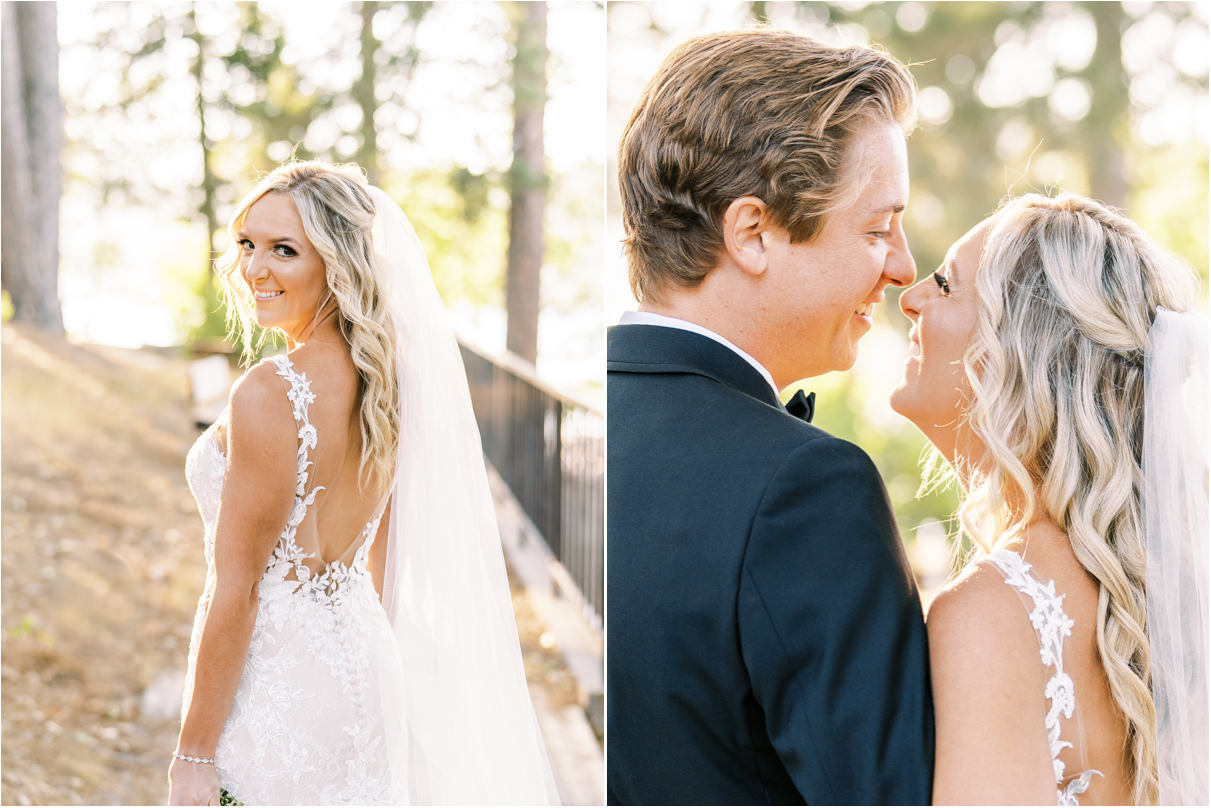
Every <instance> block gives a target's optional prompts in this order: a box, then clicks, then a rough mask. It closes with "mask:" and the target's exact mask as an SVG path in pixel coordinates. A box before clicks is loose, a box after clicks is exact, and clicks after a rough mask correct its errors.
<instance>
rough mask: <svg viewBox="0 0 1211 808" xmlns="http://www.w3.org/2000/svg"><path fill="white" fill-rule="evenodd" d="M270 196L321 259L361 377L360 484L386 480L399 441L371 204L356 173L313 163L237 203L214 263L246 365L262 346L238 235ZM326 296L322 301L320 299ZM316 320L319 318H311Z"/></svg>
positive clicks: (281, 173)
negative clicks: (278, 198) (284, 206)
mask: <svg viewBox="0 0 1211 808" xmlns="http://www.w3.org/2000/svg"><path fill="white" fill-rule="evenodd" d="M269 193H281V194H287V195H288V196H290V198H291V199H292V200H293V201H294V205H295V207H296V208H297V209H298V213H299V218H300V219H302V222H303V231H304V232H305V233H306V235H307V240H308V241H310V242H311V245H312V246H313V247H314V248H315V250H316V252H318V253H319V254H320V257H321V258H322V259H323V261H324V274H325V278H326V281H327V285H328V290H329V292H330V293H331V297H332V299H333V300H335V301H336V305H337V316H338V317H339V318H340V319H339V325H340V331H341V335H342V336H343V337H344V339H345V342H346V343H347V344H348V345H349V352H350V355H351V356H352V358H353V364H354V366H355V367H356V368H357V372H358V375H359V377H360V379H361V418H360V421H361V436H362V452H361V462H360V464H359V466H358V483H359V485H365V484H367V483H368V482H369V481H370V480H375V481H383V480H390V479H391V476H392V473H393V470H394V466H395V451H396V445H397V443H398V441H399V385H398V381H397V376H396V372H395V324H394V323H393V322H392V321H391V314H390V312H389V311H388V310H387V307H386V301H385V299H384V297H383V295H382V294H381V292H380V290H379V288H378V283H377V281H376V279H375V256H374V245H373V243H372V240H371V235H370V229H371V226H372V224H373V223H374V214H375V210H374V201H373V200H372V199H371V197H370V193H369V190H368V188H367V184H366V177H365V174H364V173H363V172H362V170H361V169H360V168H358V167H356V166H350V165H332V164H330V163H324V162H319V161H307V162H292V163H286V164H285V165H282V166H280V167H278V168H277V169H276V170H274V171H273V172H271V173H270V174H268V175H266V176H265V177H264V178H263V179H262V180H261V181H260V182H259V183H257V185H256V187H255V188H253V189H252V190H251V191H249V192H248V193H247V194H246V195H245V196H244V198H243V199H241V200H240V203H239V205H237V207H236V210H235V213H234V214H233V215H232V217H231V221H230V223H229V224H228V227H227V230H228V233H229V234H230V235H231V238H232V242H233V243H232V246H231V247H230V248H229V249H228V250H227V252H226V253H224V254H223V255H222V256H221V257H220V258H219V259H218V261H217V262H216V263H215V269H216V270H217V272H218V275H219V278H220V282H221V290H222V293H223V297H224V300H225V302H226V304H227V322H228V327H229V329H230V330H231V332H232V333H233V334H235V333H238V334H240V335H241V336H242V338H243V345H244V356H243V360H244V364H245V365H247V364H248V363H249V362H250V361H251V360H252V358H253V356H254V355H255V353H256V351H257V348H258V347H259V346H260V345H261V344H262V343H263V342H264V338H265V330H264V329H261V328H260V327H259V326H258V325H257V322H256V310H255V304H254V302H253V300H252V291H251V289H250V288H249V286H248V283H247V281H246V280H245V278H244V276H243V273H242V272H241V271H240V254H241V252H240V249H239V245H238V244H237V243H235V242H236V239H237V237H236V232H237V231H238V230H239V228H240V226H241V225H242V224H243V221H244V217H245V216H246V215H247V213H248V209H249V208H250V207H252V205H253V203H255V202H256V201H257V200H258V199H260V198H261V197H263V196H264V195H265V194H269ZM326 299H327V298H325V300H326ZM316 314H317V317H318V316H319V312H318V311H317V312H316Z"/></svg>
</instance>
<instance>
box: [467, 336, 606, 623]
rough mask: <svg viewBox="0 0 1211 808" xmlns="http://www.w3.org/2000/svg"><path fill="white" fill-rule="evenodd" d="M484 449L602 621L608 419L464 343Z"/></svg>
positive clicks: (510, 359)
mask: <svg viewBox="0 0 1211 808" xmlns="http://www.w3.org/2000/svg"><path fill="white" fill-rule="evenodd" d="M459 347H460V348H461V349H462V356H463V364H464V365H465V366H466V368H467V381H468V383H469V384H470V387H471V402H472V406H473V407H474V408H475V417H476V419H477V420H478V421H479V431H480V434H481V436H482V438H483V444H484V454H485V455H486V456H487V458H488V460H489V461H490V462H491V463H492V465H493V466H494V467H495V468H496V470H497V471H498V472H499V473H500V475H501V477H502V478H503V479H504V481H505V483H507V484H508V486H509V489H510V490H511V491H512V492H513V496H515V497H516V498H517V500H518V502H520V503H521V507H522V509H523V510H525V512H526V515H527V516H528V517H529V518H530V521H532V522H533V523H534V526H535V527H537V528H538V531H539V532H540V533H541V534H542V537H543V539H544V540H545V541H546V543H547V546H548V547H549V548H550V550H551V553H552V555H554V556H555V558H556V560H558V561H559V563H560V564H561V565H563V567H564V569H565V570H567V572H568V574H569V576H570V577H571V579H572V581H573V582H574V583H575V585H576V586H577V587H578V588H579V589H580V594H581V596H582V597H583V598H584V601H585V603H586V605H587V606H589V607H590V608H591V609H592V610H593V612H594V615H595V617H596V622H597V624H598V625H599V626H600V625H601V620H602V617H603V614H604V594H605V525H604V516H605V509H604V503H605V497H604V492H605V451H604V449H605V418H604V417H603V416H602V414H601V413H600V412H599V411H597V410H595V409H594V408H593V407H591V406H589V405H587V404H584V403H581V402H579V401H576V400H575V399H573V398H571V397H570V396H568V395H566V394H564V393H561V392H559V391H557V390H555V389H553V388H552V387H550V386H549V385H547V384H544V383H543V382H542V381H541V380H540V379H538V377H537V376H536V375H535V374H534V370H533V367H532V366H531V365H529V363H527V362H525V361H523V360H521V359H520V358H518V357H515V356H512V355H505V356H495V357H490V356H488V355H486V354H484V353H481V352H480V351H478V350H476V349H475V348H473V347H471V346H469V345H467V344H466V343H464V342H461V341H460V343H459Z"/></svg>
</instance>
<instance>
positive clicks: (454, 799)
mask: <svg viewBox="0 0 1211 808" xmlns="http://www.w3.org/2000/svg"><path fill="white" fill-rule="evenodd" d="M370 193H371V197H372V198H373V200H374V205H375V209H376V215H375V221H374V226H373V230H372V237H373V242H374V252H375V264H376V268H375V272H376V274H377V280H378V282H379V286H380V289H381V292H382V293H383V294H384V295H385V296H386V300H387V302H388V308H389V311H390V312H391V315H392V318H393V320H394V324H395V329H396V355H395V362H396V373H397V375H398V378H399V388H400V395H399V407H400V435H399V450H398V454H397V456H396V463H395V483H394V486H393V488H392V501H391V510H390V522H389V526H388V533H389V536H390V540H389V542H388V545H387V563H386V573H385V578H384V583H383V605H384V607H385V608H386V610H387V615H388V617H389V618H390V620H391V626H392V629H393V630H394V632H395V637H396V640H397V641H398V644H399V649H400V653H401V655H402V657H403V666H404V672H405V678H406V681H405V682H404V687H403V691H404V699H403V701H404V704H403V705H402V706H403V709H404V710H405V713H404V719H403V724H402V726H401V725H400V724H399V723H396V724H395V727H396V734H395V735H394V737H393V736H392V732H391V731H390V730H389V732H388V738H387V742H388V743H392V742H393V741H394V742H395V744H396V745H395V748H393V750H392V754H393V755H404V754H406V755H407V758H408V768H407V771H408V793H409V797H410V801H411V802H413V803H427V804H452V803H480V804H483V803H488V804H503V803H526V804H547V803H558V801H559V798H558V794H557V792H556V790H555V782H554V778H553V777H552V774H551V768H550V764H549V762H548V760H547V754H546V749H545V747H544V745H543V741H542V736H541V734H540V732H539V728H538V722H537V720H536V718H535V715H534V708H533V705H532V704H531V701H530V695H529V691H528V689H527V686H526V680H525V673H524V670H523V667H522V659H521V649H520V646H519V644H518V639H517V627H516V624H515V623H514V619H513V609H512V601H511V599H510V596H509V586H508V579H507V577H506V573H505V566H504V557H503V554H502V551H501V545H500V536H499V532H498V529H497V524H496V515H495V512H494V509H493V505H492V499H491V495H490V493H489V490H488V480H487V476H486V473H485V470H484V461H483V454H482V448H481V444H480V436H479V429H478V427H477V426H476V423H475V416H474V413H473V412H472V410H471V398H470V394H469V392H468V387H467V379H466V375H465V371H464V370H463V362H462V357H461V355H460V354H459V350H458V345H457V343H456V342H455V339H454V332H453V330H452V329H451V327H450V325H449V323H448V322H447V319H446V312H445V308H444V307H443V305H442V301H441V298H440V297H439V296H438V294H437V289H436V288H435V287H434V285H433V279H432V276H431V275H430V273H429V264H428V261H427V260H426V258H425V253H424V249H423V248H422V247H421V244H420V241H419V240H418V239H417V237H416V233H415V231H414V230H413V229H412V225H411V224H410V223H409V222H408V219H407V217H406V216H405V215H404V213H403V211H402V210H400V208H399V205H397V204H396V203H395V202H394V201H393V200H392V199H391V198H390V197H389V196H388V195H387V194H386V193H384V192H383V191H382V190H380V189H378V188H373V187H372V188H371V189H370ZM394 689H395V690H396V691H398V690H399V686H398V684H397V685H396V686H395V688H394ZM405 743H406V747H407V748H406V751H404V749H403V747H404V745H405Z"/></svg>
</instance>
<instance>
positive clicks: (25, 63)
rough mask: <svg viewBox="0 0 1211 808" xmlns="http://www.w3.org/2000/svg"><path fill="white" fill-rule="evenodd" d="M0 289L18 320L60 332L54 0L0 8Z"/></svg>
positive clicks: (59, 117) (59, 116) (59, 118)
mask: <svg viewBox="0 0 1211 808" xmlns="http://www.w3.org/2000/svg"><path fill="white" fill-rule="evenodd" d="M0 13H2V14H3V19H2V21H0V31H2V34H3V38H4V42H3V49H2V50H3V59H4V65H3V74H2V75H3V91H2V93H0V96H2V101H3V111H2V112H0V120H2V127H3V133H2V138H0V140H2V143H3V145H2V150H3V158H2V160H3V165H2V166H0V173H2V174H3V191H2V192H0V193H2V195H3V207H4V216H3V217H0V218H2V220H3V240H4V257H3V259H2V263H3V274H2V277H3V279H4V289H5V291H6V292H8V294H9V296H10V300H11V305H12V308H13V316H14V318H15V319H16V320H17V321H18V322H22V323H28V324H30V325H34V326H37V327H39V328H41V329H43V330H45V331H49V332H51V333H62V331H63V318H62V316H61V314H60V312H59V291H58V279H59V194H60V190H61V189H62V186H63V166H62V154H61V152H62V146H63V106H62V104H61V103H60V102H59V44H58V41H57V39H56V36H55V21H56V17H57V15H56V8H55V4H54V3H4V4H3V5H2V6H0Z"/></svg>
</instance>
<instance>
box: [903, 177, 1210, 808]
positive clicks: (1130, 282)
mask: <svg viewBox="0 0 1211 808" xmlns="http://www.w3.org/2000/svg"><path fill="white" fill-rule="evenodd" d="M1196 288H1197V282H1196V281H1194V279H1193V277H1192V275H1191V273H1189V271H1188V270H1185V269H1183V268H1181V267H1180V266H1177V265H1176V264H1174V263H1173V262H1172V260H1171V259H1169V258H1167V257H1166V256H1164V255H1163V254H1162V252H1161V251H1160V249H1159V248H1157V247H1156V246H1155V245H1154V244H1153V243H1152V242H1151V241H1150V240H1149V239H1148V238H1147V237H1146V236H1145V235H1144V234H1143V232H1141V231H1140V230H1139V228H1138V227H1136V226H1135V225H1134V224H1133V223H1132V222H1130V221H1129V220H1127V219H1126V218H1124V217H1123V216H1121V215H1119V214H1118V213H1116V212H1114V211H1112V210H1110V209H1109V208H1106V207H1104V206H1102V205H1100V204H1098V203H1096V202H1093V201H1092V200H1088V199H1084V198H1081V197H1077V196H1071V195H1064V196H1060V197H1057V198H1054V199H1049V198H1045V197H1042V196H1037V195H1031V196H1026V197H1023V198H1020V199H1016V200H1013V201H1011V202H1009V203H1007V204H1006V205H1005V206H1004V207H1003V208H1002V209H1001V210H1000V211H998V212H997V213H996V214H995V215H993V216H992V217H990V218H989V219H987V220H986V221H984V222H982V223H981V224H979V225H977V226H976V227H975V228H973V229H972V230H971V231H970V232H969V233H968V234H967V235H965V236H964V237H963V238H962V239H960V240H959V241H958V242H957V243H956V244H955V245H954V246H953V247H952V248H951V251H950V253H949V255H948V256H947V259H946V261H945V262H944V264H943V265H942V267H941V268H940V269H939V270H938V271H937V272H935V273H934V274H933V276H932V277H930V278H926V279H925V280H923V281H921V282H920V283H919V284H917V285H916V286H914V287H912V288H911V289H909V290H907V291H906V292H904V294H903V295H902V296H901V298H900V305H901V308H902V309H903V310H904V312H905V314H907V315H908V317H909V319H910V320H912V322H913V327H912V330H911V333H910V342H911V353H912V355H911V356H910V358H909V360H908V362H907V363H906V365H905V370H904V379H903V381H902V382H901V383H900V385H899V386H898V387H897V388H896V389H895V390H894V392H893V393H892V397H891V403H892V407H893V408H894V409H895V410H896V411H898V412H899V413H900V414H902V415H904V416H906V417H908V418H909V419H911V420H912V421H913V422H914V423H915V424H916V425H917V426H918V427H919V428H920V429H921V431H922V432H924V433H925V435H926V437H928V438H929V440H930V441H931V442H932V443H933V444H934V446H935V447H936V449H937V450H938V452H939V453H940V454H941V456H942V457H943V458H944V459H945V460H946V461H947V462H948V463H949V465H950V467H951V468H952V469H953V470H954V472H955V473H956V475H957V477H958V480H959V482H960V483H961V485H962V488H963V491H964V492H965V501H964V503H963V505H962V507H961V508H960V511H959V517H960V521H961V523H962V525H963V528H964V530H965V531H966V533H967V534H968V535H969V536H970V537H971V539H972V540H973V541H974V543H975V545H976V546H977V547H978V549H979V554H978V556H977V559H976V560H975V561H974V563H971V564H969V565H968V566H967V567H966V568H965V569H964V570H963V571H962V572H961V573H960V574H959V575H958V577H957V578H956V579H955V580H954V581H952V582H951V583H950V584H949V585H948V586H947V587H946V588H945V589H944V590H943V591H942V592H941V593H940V594H938V596H937V598H936V599H935V600H934V601H933V603H932V605H931V607H930V609H929V614H928V618H927V627H928V633H929V644H930V658H931V667H932V678H933V691H934V706H935V711H936V717H937V748H936V752H937V754H936V764H935V780H934V789H933V801H934V802H935V803H941V804H951V803H954V804H964V803H966V804H974V803H982V804H1009V805H1012V804H1046V803H1050V804H1052V805H1054V804H1056V802H1057V801H1058V802H1059V803H1060V804H1066V805H1076V804H1078V801H1079V802H1080V803H1086V804H1125V803H1156V802H1157V801H1158V800H1159V802H1160V803H1161V804H1178V803H1184V804H1203V805H1205V804H1207V796H1208V792H1207V716H1208V714H1207V679H1206V676H1207V670H1206V641H1207V622H1206V621H1207V605H1206V604H1207V601H1206V577H1207V554H1206V548H1207V488H1206V485H1207V482H1206V480H1207V477H1206V474H1207V466H1206V458H1207V442H1206V441H1207V433H1206V428H1207V417H1208V416H1207V405H1206V378H1207V353H1206V352H1207V331H1206V320H1205V318H1203V316H1202V315H1200V314H1196V313H1191V307H1192V305H1193V300H1194V297H1195V290H1196Z"/></svg>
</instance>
